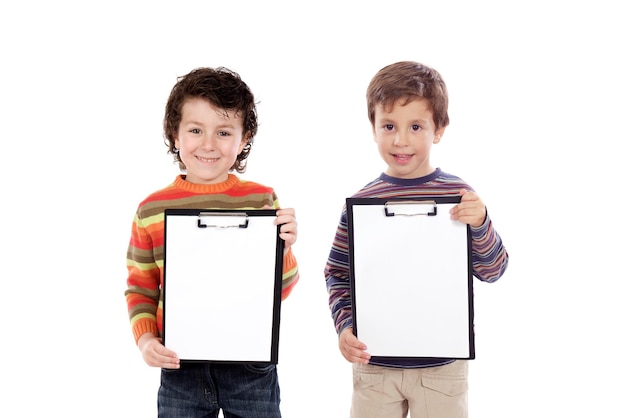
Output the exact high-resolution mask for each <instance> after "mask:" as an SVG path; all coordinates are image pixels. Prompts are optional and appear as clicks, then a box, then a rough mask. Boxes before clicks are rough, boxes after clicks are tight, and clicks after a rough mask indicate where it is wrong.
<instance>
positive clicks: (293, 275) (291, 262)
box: [281, 247, 300, 300]
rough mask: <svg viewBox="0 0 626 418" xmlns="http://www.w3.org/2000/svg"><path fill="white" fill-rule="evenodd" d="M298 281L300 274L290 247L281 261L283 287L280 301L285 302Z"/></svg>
mask: <svg viewBox="0 0 626 418" xmlns="http://www.w3.org/2000/svg"><path fill="white" fill-rule="evenodd" d="M299 279H300V273H299V271H298V263H297V262H296V257H295V256H294V254H293V251H292V250H291V247H289V248H288V249H287V251H286V252H285V256H284V259H283V286H282V293H281V299H282V300H285V299H287V297H288V296H289V295H290V294H291V291H292V290H293V288H294V287H295V285H296V283H298V280H299Z"/></svg>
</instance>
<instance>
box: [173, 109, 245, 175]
mask: <svg viewBox="0 0 626 418" xmlns="http://www.w3.org/2000/svg"><path fill="white" fill-rule="evenodd" d="M246 143H247V139H245V138H244V131H243V120H242V119H241V118H240V117H239V116H238V115H236V114H234V113H233V112H227V111H224V110H223V109H219V108H217V107H215V106H213V105H212V104H211V103H210V102H209V101H207V100H203V99H199V98H195V99H189V100H187V101H186V102H185V104H184V105H183V107H182V118H181V121H180V125H179V128H178V132H177V133H176V138H175V144H176V148H178V150H179V155H180V159H181V160H182V162H183V163H184V164H185V166H186V174H187V177H186V179H187V181H189V182H191V183H198V184H214V183H221V182H224V181H226V179H227V178H228V173H229V171H230V170H231V168H232V167H233V164H234V163H235V160H236V159H237V155H239V153H240V152H241V150H242V149H243V147H244V146H245V145H246Z"/></svg>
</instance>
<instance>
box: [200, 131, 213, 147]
mask: <svg viewBox="0 0 626 418" xmlns="http://www.w3.org/2000/svg"><path fill="white" fill-rule="evenodd" d="M200 147H201V148H203V149H209V150H211V149H213V148H214V147H215V138H213V136H212V135H209V134H205V135H203V136H202V142H201V143H200Z"/></svg>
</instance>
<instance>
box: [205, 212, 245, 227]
mask: <svg viewBox="0 0 626 418" xmlns="http://www.w3.org/2000/svg"><path fill="white" fill-rule="evenodd" d="M203 218H204V219H203ZM206 218H211V222H210V223H208V222H206V220H207V219H206ZM203 221H204V222H203ZM247 227H248V215H246V214H245V213H221V212H200V213H199V214H198V228H217V229H226V228H247Z"/></svg>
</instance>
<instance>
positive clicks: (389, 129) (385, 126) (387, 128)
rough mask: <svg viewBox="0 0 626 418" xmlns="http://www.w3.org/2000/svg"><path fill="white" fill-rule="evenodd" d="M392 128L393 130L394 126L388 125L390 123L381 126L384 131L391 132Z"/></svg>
mask: <svg viewBox="0 0 626 418" xmlns="http://www.w3.org/2000/svg"><path fill="white" fill-rule="evenodd" d="M393 128H394V126H393V125H392V124H390V123H387V124H385V125H383V129H384V130H385V131H393Z"/></svg>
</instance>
